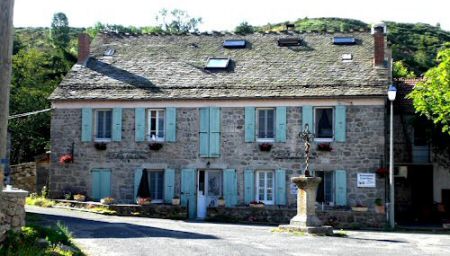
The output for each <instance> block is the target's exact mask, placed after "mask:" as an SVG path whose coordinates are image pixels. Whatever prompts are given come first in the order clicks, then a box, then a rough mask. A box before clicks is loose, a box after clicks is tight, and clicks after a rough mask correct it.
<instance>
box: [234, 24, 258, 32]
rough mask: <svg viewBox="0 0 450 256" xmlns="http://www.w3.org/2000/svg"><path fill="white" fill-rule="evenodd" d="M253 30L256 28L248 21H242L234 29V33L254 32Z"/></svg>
mask: <svg viewBox="0 0 450 256" xmlns="http://www.w3.org/2000/svg"><path fill="white" fill-rule="evenodd" d="M253 32H255V28H254V27H253V26H252V25H250V24H248V22H246V21H243V22H241V24H239V26H237V27H236V28H235V29H234V33H236V34H242V35H246V34H252V33H253Z"/></svg>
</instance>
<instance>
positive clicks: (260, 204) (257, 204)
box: [249, 201, 264, 208]
mask: <svg viewBox="0 0 450 256" xmlns="http://www.w3.org/2000/svg"><path fill="white" fill-rule="evenodd" d="M249 206H250V207H253V208H263V207H264V203H263V202H261V201H251V202H250V204H249Z"/></svg>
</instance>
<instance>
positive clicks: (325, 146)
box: [317, 143, 333, 151]
mask: <svg viewBox="0 0 450 256" xmlns="http://www.w3.org/2000/svg"><path fill="white" fill-rule="evenodd" d="M317 150H318V151H331V150H333V148H332V147H331V144H330V143H319V144H317Z"/></svg>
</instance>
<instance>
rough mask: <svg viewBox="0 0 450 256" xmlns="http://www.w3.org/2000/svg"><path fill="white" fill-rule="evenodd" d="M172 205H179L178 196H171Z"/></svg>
mask: <svg viewBox="0 0 450 256" xmlns="http://www.w3.org/2000/svg"><path fill="white" fill-rule="evenodd" d="M172 205H180V198H173V199H172Z"/></svg>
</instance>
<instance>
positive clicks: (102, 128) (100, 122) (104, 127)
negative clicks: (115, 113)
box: [95, 109, 112, 141]
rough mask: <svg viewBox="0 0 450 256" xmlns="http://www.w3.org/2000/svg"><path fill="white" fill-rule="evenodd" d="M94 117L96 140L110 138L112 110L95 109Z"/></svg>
mask: <svg viewBox="0 0 450 256" xmlns="http://www.w3.org/2000/svg"><path fill="white" fill-rule="evenodd" d="M95 119H96V122H95V125H96V129H95V131H96V135H95V139H96V140H97V141H102V140H111V130H112V110H110V109H99V110H96V111H95Z"/></svg>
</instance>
